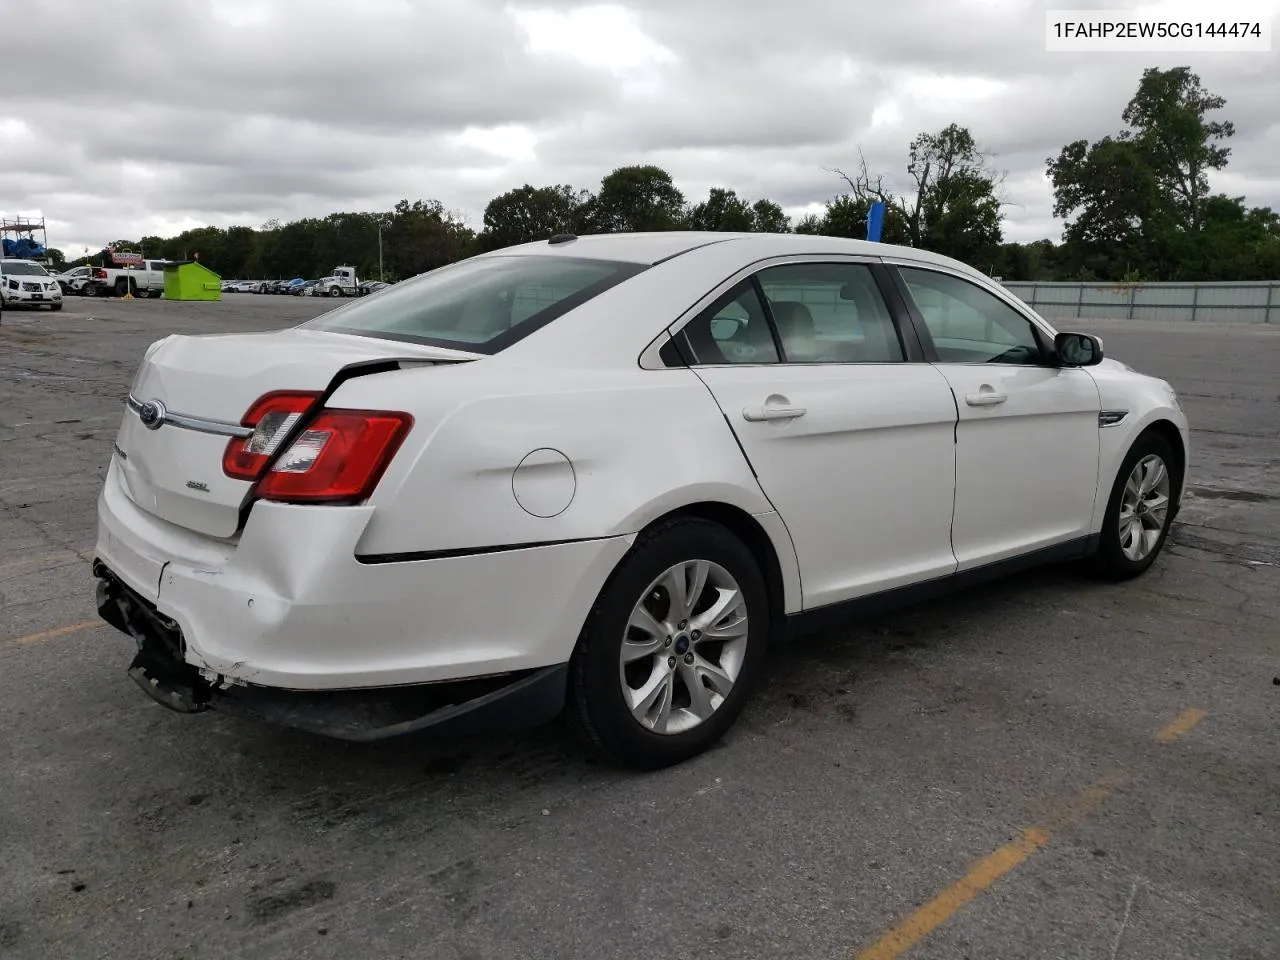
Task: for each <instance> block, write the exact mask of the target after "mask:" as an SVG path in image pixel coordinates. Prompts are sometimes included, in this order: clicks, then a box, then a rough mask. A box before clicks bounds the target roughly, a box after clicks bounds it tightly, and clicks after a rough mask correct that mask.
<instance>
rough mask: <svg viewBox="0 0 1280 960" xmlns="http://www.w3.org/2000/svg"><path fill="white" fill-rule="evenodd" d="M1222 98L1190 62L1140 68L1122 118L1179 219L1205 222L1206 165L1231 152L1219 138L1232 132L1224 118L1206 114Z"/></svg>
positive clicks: (1191, 224) (1216, 166)
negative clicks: (1207, 86) (1206, 85)
mask: <svg viewBox="0 0 1280 960" xmlns="http://www.w3.org/2000/svg"><path fill="white" fill-rule="evenodd" d="M1226 103H1227V101H1226V100H1225V99H1224V98H1222V97H1220V96H1216V95H1214V94H1211V93H1209V92H1208V91H1207V90H1205V89H1204V87H1203V86H1201V83H1200V78H1199V77H1198V76H1197V75H1196V74H1194V73H1192V72H1191V69H1190V68H1189V67H1173V68H1172V69H1170V70H1160V69H1157V68H1154V67H1151V68H1148V69H1146V70H1144V71H1143V72H1142V79H1141V80H1140V81H1139V83H1138V92H1137V93H1136V94H1134V96H1133V99H1132V100H1130V101H1129V104H1128V106H1126V107H1125V109H1124V113H1123V114H1122V115H1121V118H1122V119H1123V120H1124V122H1125V123H1126V124H1128V125H1129V130H1128V131H1126V135H1127V136H1129V137H1131V138H1132V139H1133V141H1134V143H1135V144H1136V145H1137V147H1138V149H1139V150H1140V151H1141V153H1142V155H1143V158H1144V159H1145V161H1146V163H1147V165H1148V166H1149V167H1150V170H1151V173H1152V175H1153V176H1154V177H1155V178H1156V181H1157V183H1158V184H1159V187H1160V190H1161V193H1162V194H1163V197H1164V199H1165V200H1166V202H1167V203H1168V204H1169V205H1170V206H1171V207H1172V208H1173V210H1174V212H1175V215H1176V217H1177V219H1178V221H1179V222H1180V225H1182V226H1184V227H1186V228H1188V229H1191V230H1197V229H1199V228H1200V227H1201V226H1203V224H1204V206H1205V201H1206V200H1207V199H1208V197H1209V177H1208V173H1209V171H1210V170H1222V169H1223V168H1225V167H1226V165H1227V158H1228V157H1229V156H1230V155H1231V151H1230V149H1229V148H1228V147H1225V146H1223V145H1222V144H1221V143H1220V141H1223V140H1226V139H1227V138H1228V137H1231V136H1233V135H1234V134H1235V127H1234V126H1233V125H1232V124H1231V123H1230V122H1229V121H1223V120H1208V119H1206V117H1207V115H1208V114H1209V113H1210V112H1211V111H1215V110H1221V109H1222V108H1223V107H1224V106H1226Z"/></svg>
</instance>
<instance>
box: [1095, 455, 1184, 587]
mask: <svg viewBox="0 0 1280 960" xmlns="http://www.w3.org/2000/svg"><path fill="white" fill-rule="evenodd" d="M1181 489H1182V467H1181V465H1180V464H1179V463H1178V461H1177V459H1176V457H1175V456H1174V452H1173V448H1172V447H1171V446H1170V445H1169V442H1168V441H1167V440H1165V439H1164V437H1162V436H1160V435H1159V434H1157V433H1152V432H1147V433H1144V434H1142V435H1140V436H1139V437H1138V439H1137V440H1136V441H1134V444H1133V446H1132V447H1130V448H1129V452H1128V453H1127V454H1126V455H1125V458H1124V461H1123V462H1122V463H1121V464H1120V471H1119V473H1118V474H1117V475H1116V479H1115V482H1114V483H1113V484H1112V487H1111V499H1110V500H1108V501H1107V512H1106V514H1105V515H1104V517H1103V520H1102V532H1101V534H1100V536H1101V539H1100V540H1099V543H1098V550H1097V552H1096V553H1095V554H1094V556H1093V557H1092V558H1091V565H1092V568H1093V571H1094V573H1096V574H1097V575H1098V576H1100V577H1101V578H1103V579H1104V580H1111V581H1121V580H1129V579H1131V578H1133V577H1136V576H1139V575H1140V574H1142V573H1145V572H1146V570H1147V569H1148V568H1149V567H1150V566H1151V564H1153V563H1154V562H1155V560H1156V557H1158V556H1159V555H1160V551H1161V550H1162V549H1163V548H1164V543H1165V540H1167V539H1168V537H1169V528H1170V526H1171V525H1172V523H1173V513H1174V510H1173V507H1174V498H1175V497H1176V496H1178V494H1179V491H1180V490H1181Z"/></svg>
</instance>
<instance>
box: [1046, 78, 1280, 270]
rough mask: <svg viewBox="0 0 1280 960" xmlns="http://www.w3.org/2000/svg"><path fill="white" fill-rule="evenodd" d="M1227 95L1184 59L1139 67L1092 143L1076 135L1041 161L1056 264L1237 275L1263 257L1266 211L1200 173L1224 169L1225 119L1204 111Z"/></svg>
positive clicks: (1270, 240)
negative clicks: (1110, 121) (1118, 123)
mask: <svg viewBox="0 0 1280 960" xmlns="http://www.w3.org/2000/svg"><path fill="white" fill-rule="evenodd" d="M1225 105H1226V101H1225V100H1224V99H1223V98H1222V97H1220V96H1216V95H1214V94H1211V93H1209V92H1208V91H1206V90H1205V89H1204V87H1203V86H1202V84H1201V82H1200V78H1199V76H1197V75H1196V74H1194V73H1192V72H1191V70H1190V68H1188V67H1174V68H1171V69H1168V70H1161V69H1157V68H1149V69H1147V70H1144V71H1143V73H1142V77H1141V79H1140V80H1139V83H1138V89H1137V92H1136V93H1135V94H1134V96H1133V97H1132V98H1131V99H1130V100H1129V102H1128V104H1127V105H1126V106H1125V108H1124V110H1123V112H1122V114H1121V118H1122V119H1123V120H1124V122H1125V124H1126V127H1125V128H1124V129H1123V130H1121V131H1120V132H1119V133H1118V134H1116V135H1114V136H1107V137H1103V138H1102V139H1101V140H1098V141H1097V142H1095V143H1089V142H1088V141H1085V140H1077V141H1074V142H1072V143H1069V144H1067V145H1066V146H1065V147H1063V148H1062V151H1061V152H1060V153H1059V155H1058V156H1057V157H1056V158H1050V159H1048V160H1047V161H1046V167H1047V170H1048V173H1049V178H1050V180H1051V181H1052V183H1053V193H1054V214H1055V216H1058V217H1061V218H1063V219H1065V220H1067V225H1066V229H1065V230H1064V238H1065V241H1066V243H1065V245H1064V246H1065V251H1064V253H1065V255H1064V257H1063V263H1064V267H1065V268H1066V269H1067V270H1068V272H1069V273H1070V274H1071V275H1073V276H1081V277H1084V276H1088V277H1098V278H1100V279H1117V278H1119V277H1120V276H1122V275H1123V274H1125V273H1126V272H1130V273H1136V274H1138V275H1141V276H1143V277H1145V278H1147V279H1150V280H1153V281H1158V280H1204V279H1211V278H1213V279H1244V278H1245V277H1253V276H1256V275H1257V273H1258V271H1260V270H1262V269H1265V265H1266V264H1268V263H1269V262H1270V260H1269V258H1270V256H1271V252H1270V251H1271V249H1272V247H1273V246H1274V244H1276V243H1277V242H1278V241H1277V238H1276V234H1275V233H1274V232H1273V231H1272V230H1271V228H1270V227H1269V226H1268V224H1269V223H1270V222H1271V221H1272V220H1273V219H1274V215H1273V214H1271V212H1270V211H1269V210H1261V211H1250V210H1249V209H1248V208H1247V207H1246V206H1245V203H1244V199H1243V198H1231V197H1227V196H1224V195H1222V194H1216V195H1215V194H1212V193H1211V192H1210V185H1209V179H1208V177H1209V173H1210V171H1214V170H1222V169H1224V168H1225V167H1226V165H1227V161H1228V158H1229V156H1230V150H1229V149H1228V148H1227V147H1226V146H1225V145H1224V143H1223V141H1225V140H1226V139H1228V138H1229V137H1231V136H1232V135H1233V134H1234V132H1235V128H1234V126H1233V125H1232V124H1231V123H1230V122H1229V121H1225V120H1218V119H1212V118H1211V117H1210V114H1212V113H1214V112H1215V111H1218V110H1221V109H1222V108H1223V107H1224V106H1225Z"/></svg>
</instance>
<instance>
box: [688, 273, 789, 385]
mask: <svg viewBox="0 0 1280 960" xmlns="http://www.w3.org/2000/svg"><path fill="white" fill-rule="evenodd" d="M680 338H681V341H682V344H681V345H682V348H684V349H685V350H687V352H688V353H689V361H690V363H692V364H694V365H697V366H712V365H716V364H724V363H777V362H778V348H777V346H776V345H775V344H774V342H773V333H772V332H771V331H770V330H769V321H768V318H766V316H765V313H764V307H763V306H762V305H761V303H760V297H759V296H757V294H756V289H755V285H754V284H753V283H752V282H751V280H750V279H746V280H743V281H742V282H741V283H738V284H736V285H735V286H734V287H732V288H731V289H730V290H729V291H728V292H727V293H725V294H724V295H723V296H721V297H720V298H719V299H717V300H716V301H715V302H714V303H712V304H711V306H709V307H707V309H705V310H703V311H702V313H700V314H698V315H697V316H696V317H694V318H693V319H692V320H690V321H689V322H688V323H687V324H686V325H685V327H684V329H683V330H682V331H681V333H680Z"/></svg>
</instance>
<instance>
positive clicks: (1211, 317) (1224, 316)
mask: <svg viewBox="0 0 1280 960" xmlns="http://www.w3.org/2000/svg"><path fill="white" fill-rule="evenodd" d="M1004 286H1005V287H1006V288H1007V289H1008V290H1009V291H1010V292H1011V293H1013V294H1014V295H1015V296H1017V297H1019V298H1020V299H1022V300H1023V301H1024V302H1026V303H1027V304H1028V305H1030V307H1031V308H1032V309H1033V310H1035V311H1036V312H1037V313H1039V314H1040V315H1041V316H1043V317H1045V318H1047V319H1050V320H1053V319H1055V318H1058V319H1072V320H1074V319H1089V320H1093V319H1097V320H1190V321H1200V322H1202V323H1280V281H1276V280H1261V281H1256V282H1249V283H1034V282H1028V281H1007V282H1005V284H1004Z"/></svg>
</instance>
